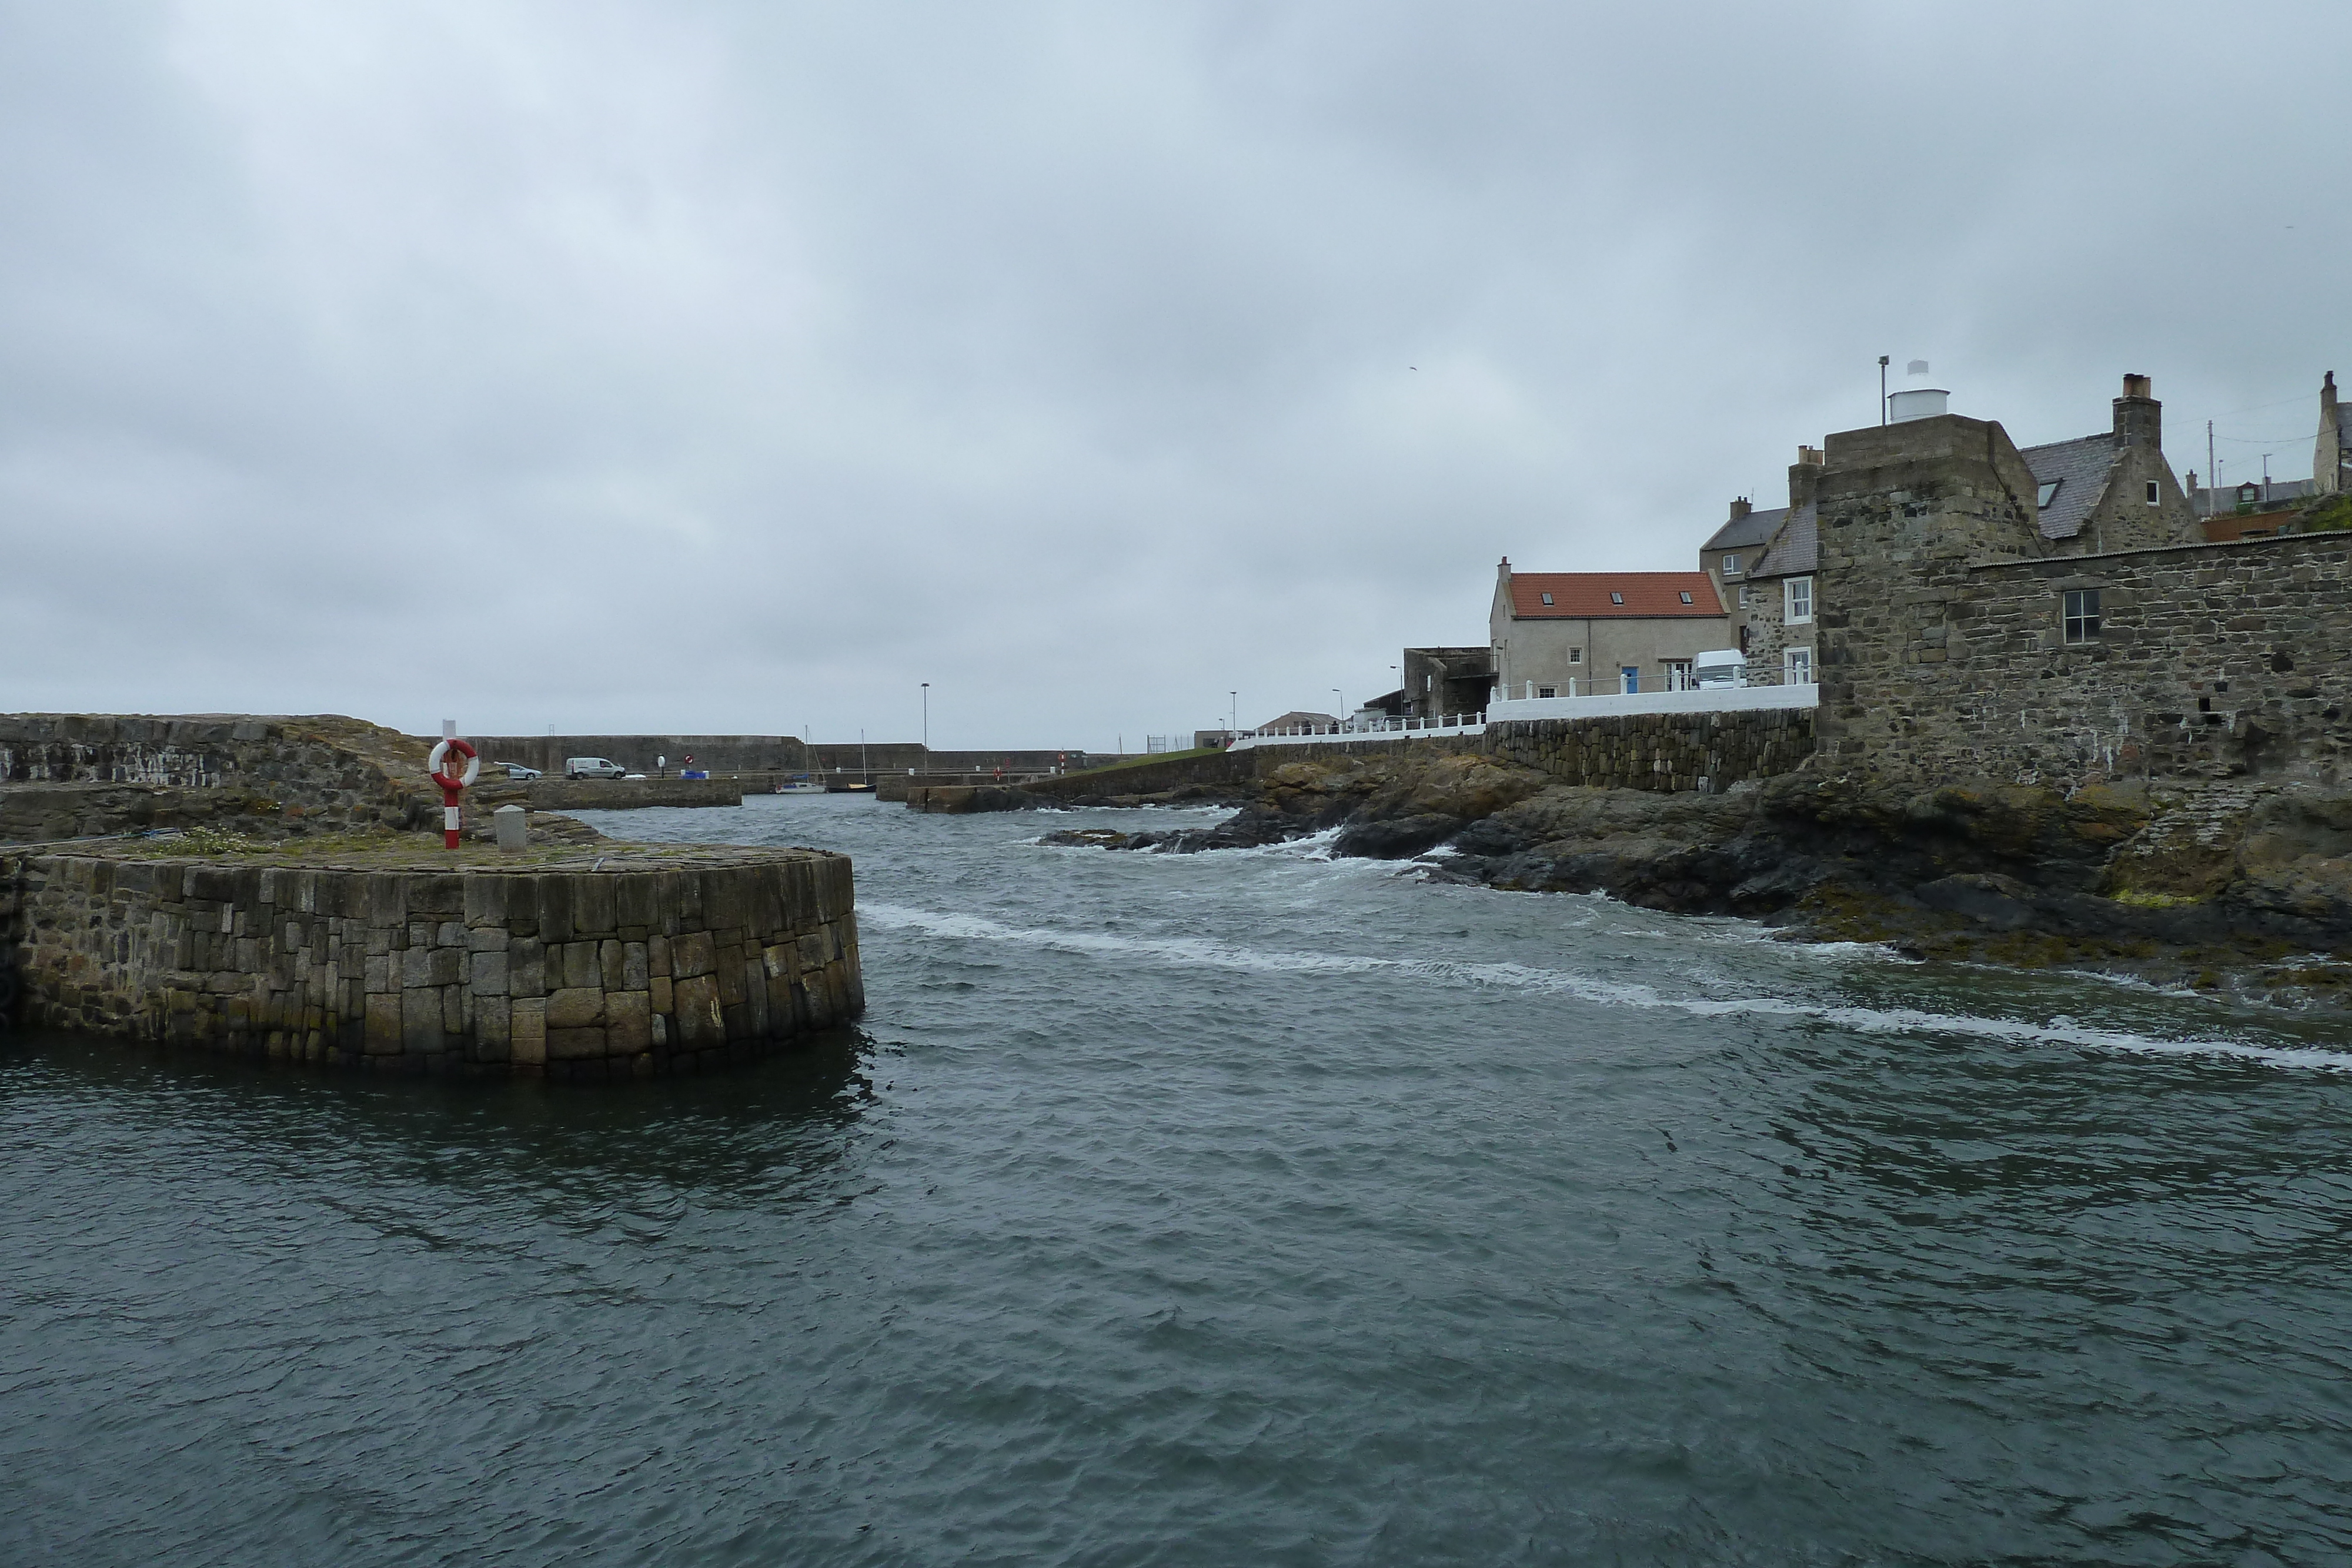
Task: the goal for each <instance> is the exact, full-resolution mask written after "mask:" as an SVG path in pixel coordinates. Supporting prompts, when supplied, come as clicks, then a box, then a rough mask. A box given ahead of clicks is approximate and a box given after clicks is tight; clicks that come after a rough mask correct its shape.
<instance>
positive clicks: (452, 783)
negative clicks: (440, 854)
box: [425, 718, 482, 850]
mask: <svg viewBox="0 0 2352 1568" xmlns="http://www.w3.org/2000/svg"><path fill="white" fill-rule="evenodd" d="M452 751H455V752H457V754H458V755H459V756H461V757H463V758H465V759H466V771H465V773H464V774H463V775H459V774H455V773H447V772H444V771H443V770H442V765H443V764H444V763H446V762H447V761H448V760H449V754H450V753H451V752H452ZM425 767H426V768H430V769H432V772H433V782H435V783H436V784H438V785H440V786H441V847H442V848H443V849H445V850H454V849H456V848H457V823H458V821H459V818H458V815H457V797H458V796H459V795H460V794H462V793H464V791H465V789H466V786H467V785H468V784H471V783H472V782H473V781H474V779H475V776H476V775H477V774H478V773H480V772H481V770H482V759H481V758H479V757H478V756H476V755H475V754H474V748H473V747H470V746H468V745H467V744H466V743H465V742H464V741H462V740H460V739H458V738H457V720H456V719H454V718H445V719H443V720H442V721H441V743H440V744H439V745H437V746H436V747H434V748H433V755H432V757H431V758H427V759H426V761H425Z"/></svg>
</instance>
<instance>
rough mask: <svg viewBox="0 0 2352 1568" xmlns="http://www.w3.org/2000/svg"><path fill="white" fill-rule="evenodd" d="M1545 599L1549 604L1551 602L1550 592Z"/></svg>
mask: <svg viewBox="0 0 2352 1568" xmlns="http://www.w3.org/2000/svg"><path fill="white" fill-rule="evenodd" d="M1543 601H1544V602H1545V603H1546V604H1549V603H1550V602H1551V595H1550V594H1549V593H1547V594H1545V595H1544V596H1543Z"/></svg>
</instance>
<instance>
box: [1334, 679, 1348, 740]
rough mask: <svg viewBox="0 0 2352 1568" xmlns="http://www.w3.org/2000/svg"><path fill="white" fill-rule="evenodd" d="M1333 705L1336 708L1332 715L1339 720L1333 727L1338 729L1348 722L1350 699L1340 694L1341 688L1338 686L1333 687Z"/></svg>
mask: <svg viewBox="0 0 2352 1568" xmlns="http://www.w3.org/2000/svg"><path fill="white" fill-rule="evenodd" d="M1331 706H1332V708H1333V709H1334V710H1335V711H1334V712H1333V713H1332V715H1331V716H1332V718H1333V719H1335V720H1337V721H1338V722H1337V723H1335V724H1333V725H1332V726H1331V727H1332V728H1333V729H1334V730H1337V729H1339V727H1340V726H1341V725H1344V724H1346V723H1347V722H1348V700H1347V699H1346V698H1345V697H1343V696H1341V695H1339V687H1337V686H1333V687H1332V688H1331Z"/></svg>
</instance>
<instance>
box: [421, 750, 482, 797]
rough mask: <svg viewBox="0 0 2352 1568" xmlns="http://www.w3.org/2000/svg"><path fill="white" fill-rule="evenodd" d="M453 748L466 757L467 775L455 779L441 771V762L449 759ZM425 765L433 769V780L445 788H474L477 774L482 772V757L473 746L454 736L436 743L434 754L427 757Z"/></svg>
mask: <svg viewBox="0 0 2352 1568" xmlns="http://www.w3.org/2000/svg"><path fill="white" fill-rule="evenodd" d="M452 750H455V751H457V752H460V753H462V754H463V755H464V757H465V758H466V776H465V777H464V778H462V779H453V778H451V777H450V776H449V775H448V774H446V773H444V772H442V771H441V764H442V763H443V762H444V761H445V760H446V759H447V758H448V756H449V753H450V752H451V751H452ZM425 767H426V768H429V769H430V770H431V771H432V774H433V782H435V783H436V784H438V785H440V786H441V788H443V789H470V788H472V786H473V782H474V779H475V776H476V775H478V773H480V772H481V770H482V759H481V758H480V757H478V756H477V755H476V754H475V751H474V748H473V747H471V746H469V745H467V743H466V742H465V741H462V740H458V739H456V738H454V737H453V738H451V739H448V740H444V741H440V742H437V743H436V744H435V746H434V747H433V755H432V756H431V757H429V758H425Z"/></svg>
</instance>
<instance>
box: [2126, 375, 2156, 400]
mask: <svg viewBox="0 0 2352 1568" xmlns="http://www.w3.org/2000/svg"><path fill="white" fill-rule="evenodd" d="M2153 395H2155V394H2154V393H2152V392H2149V391H2148V380H2147V377H2146V376H2135V375H2126V376H2125V377H2124V396H2126V397H2151V396H2153Z"/></svg>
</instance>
